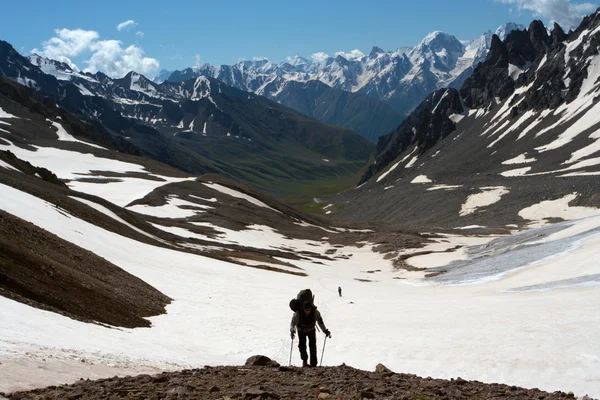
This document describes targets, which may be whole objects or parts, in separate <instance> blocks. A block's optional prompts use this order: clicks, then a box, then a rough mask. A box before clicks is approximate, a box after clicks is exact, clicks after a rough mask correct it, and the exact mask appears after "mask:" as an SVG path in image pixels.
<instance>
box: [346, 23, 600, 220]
mask: <svg viewBox="0 0 600 400" xmlns="http://www.w3.org/2000/svg"><path fill="white" fill-rule="evenodd" d="M599 25H600V17H599V15H598V12H597V13H595V14H593V15H590V16H588V17H586V18H585V19H584V20H583V22H582V23H581V25H580V26H579V27H578V28H577V29H576V30H575V31H573V32H570V33H569V34H566V33H565V32H564V30H563V29H562V28H561V27H560V26H559V25H557V24H554V26H553V27H552V30H551V31H550V32H549V31H548V30H547V29H546V27H545V26H544V25H543V23H542V22H540V21H534V22H532V23H531V24H530V26H529V28H528V29H526V30H525V29H524V30H514V31H512V32H511V33H510V34H509V35H508V36H507V37H506V39H505V40H504V41H502V40H500V38H499V37H498V36H496V35H494V36H493V38H492V40H491V46H490V50H489V52H488V54H487V57H486V59H485V60H484V61H483V62H481V63H480V64H479V65H477V67H476V68H475V70H474V71H473V74H472V75H471V76H470V77H469V78H467V79H466V80H465V82H464V84H463V85H462V86H461V87H460V89H453V88H447V89H441V90H438V91H435V92H432V93H431V94H430V95H429V96H428V97H427V98H426V99H425V100H424V101H423V102H422V103H421V104H420V105H419V106H418V107H417V108H416V109H415V111H414V112H413V113H411V114H410V115H409V116H408V117H407V118H406V120H405V121H404V122H403V123H402V124H400V126H399V127H398V128H397V129H396V130H394V131H393V132H391V133H389V134H387V135H385V136H382V137H381V138H380V139H379V141H378V143H377V150H376V156H375V159H374V161H373V163H372V164H371V165H370V166H369V167H368V169H367V171H366V172H365V174H364V175H363V177H362V179H361V181H360V185H362V184H365V185H364V188H361V189H359V190H356V191H351V193H348V194H347V195H346V197H348V198H352V201H351V202H350V203H351V205H350V206H348V207H346V208H344V210H343V211H340V212H341V214H343V215H344V216H350V215H351V213H352V212H353V211H356V209H355V208H354V207H359V208H361V209H365V210H370V211H367V212H365V213H362V214H361V215H360V216H354V217H352V218H354V219H355V220H360V219H362V218H365V219H369V218H376V219H377V218H378V219H386V222H396V223H397V222H400V221H403V222H411V223H416V224H419V225H421V224H429V223H439V224H441V225H442V226H444V225H447V226H461V225H464V223H465V222H468V221H469V219H470V218H473V219H472V220H471V222H473V221H474V219H475V217H480V218H482V220H480V223H481V222H488V223H490V224H498V223H501V222H502V221H503V219H505V220H506V223H510V222H516V223H521V222H522V219H521V218H520V217H519V216H518V212H519V210H520V209H522V208H524V207H525V206H527V205H531V204H532V203H534V202H535V201H536V200H537V201H541V200H544V199H546V198H558V197H561V196H566V195H568V194H570V193H572V192H576V193H577V194H578V197H577V198H578V200H577V202H578V203H577V204H597V202H598V200H597V196H596V195H595V193H596V191H597V189H598V183H597V179H594V175H596V174H598V173H599V172H598V167H597V163H596V162H595V161H594V160H595V159H594V158H593V157H594V154H596V153H597V151H598V148H599V146H598V144H597V139H598V138H597V135H596V134H594V132H595V131H596V129H597V128H598V123H599V122H600V121H598V118H597V117H596V115H597V110H596V98H597V95H598V83H597V79H598V75H599V73H598V68H597V67H596V65H597V64H598V62H599V59H598V57H599V56H598V54H599V51H598V49H599V43H600V32H599V30H598V27H599ZM375 178H377V179H375ZM379 187H381V197H380V198H379V199H378V204H377V207H369V206H367V204H368V203H369V200H368V199H367V197H373V193H372V192H371V193H370V194H368V195H365V196H364V199H363V198H362V196H361V193H367V191H372V190H373V189H374V188H379ZM392 187H393V188H392ZM490 187H502V188H503V191H505V193H506V194H503V197H502V201H500V202H498V203H496V204H495V205H493V206H490V207H489V208H488V209H487V212H480V213H474V214H473V215H469V216H462V217H461V216H460V210H461V204H464V202H465V199H466V198H467V197H468V196H469V195H471V194H475V193H477V192H480V191H482V190H483V191H485V190H488V189H489V188H490ZM486 188H488V189H486ZM384 189H387V190H384ZM438 189H441V190H438ZM417 199H418V201H417ZM417 203H418V204H419V205H420V207H419V206H415V204H417ZM365 214H367V215H365ZM377 215H380V216H379V217H377Z"/></svg>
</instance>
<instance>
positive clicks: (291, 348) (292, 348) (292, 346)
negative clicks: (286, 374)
mask: <svg viewBox="0 0 600 400" xmlns="http://www.w3.org/2000/svg"><path fill="white" fill-rule="evenodd" d="M293 350H294V338H292V345H291V346H290V363H289V365H288V367H291V366H292V351H293Z"/></svg>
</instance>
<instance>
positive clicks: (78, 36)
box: [32, 29, 100, 60]
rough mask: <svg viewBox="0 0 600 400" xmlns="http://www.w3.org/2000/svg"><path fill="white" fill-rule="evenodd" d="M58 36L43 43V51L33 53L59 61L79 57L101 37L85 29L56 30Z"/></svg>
mask: <svg viewBox="0 0 600 400" xmlns="http://www.w3.org/2000/svg"><path fill="white" fill-rule="evenodd" d="M54 32H55V33H56V35H57V36H55V37H53V38H50V39H48V40H46V41H45V42H43V43H42V46H44V47H43V50H38V49H33V50H32V53H37V54H39V55H41V56H44V57H48V58H52V59H54V60H58V59H59V58H60V57H77V56H78V55H80V54H81V53H83V52H84V51H87V50H88V49H89V48H90V45H91V44H92V43H94V42H96V41H97V40H98V39H99V38H100V35H98V32H95V31H84V30H83V29H73V30H71V29H56V30H55V31H54Z"/></svg>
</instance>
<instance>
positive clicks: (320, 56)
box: [310, 51, 329, 62]
mask: <svg viewBox="0 0 600 400" xmlns="http://www.w3.org/2000/svg"><path fill="white" fill-rule="evenodd" d="M310 57H311V58H312V59H313V60H314V61H316V62H323V61H325V60H327V59H328V58H329V54H326V53H323V52H322V51H320V52H318V53H314V54H313V55H311V56H310Z"/></svg>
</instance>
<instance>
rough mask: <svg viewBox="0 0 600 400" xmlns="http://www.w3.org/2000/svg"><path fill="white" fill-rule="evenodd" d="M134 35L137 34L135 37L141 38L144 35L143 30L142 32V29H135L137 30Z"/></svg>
mask: <svg viewBox="0 0 600 400" xmlns="http://www.w3.org/2000/svg"><path fill="white" fill-rule="evenodd" d="M135 36H137V37H139V38H143V37H144V32H142V31H137V32H136V33H135Z"/></svg>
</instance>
